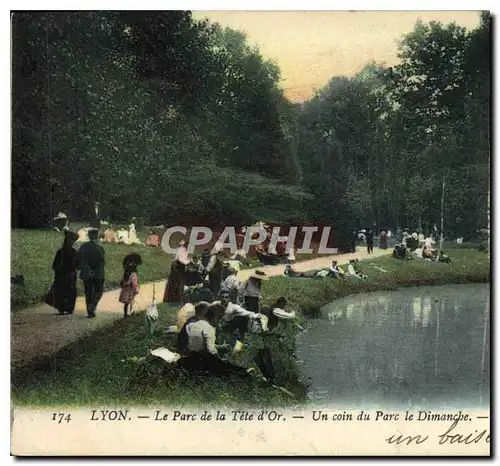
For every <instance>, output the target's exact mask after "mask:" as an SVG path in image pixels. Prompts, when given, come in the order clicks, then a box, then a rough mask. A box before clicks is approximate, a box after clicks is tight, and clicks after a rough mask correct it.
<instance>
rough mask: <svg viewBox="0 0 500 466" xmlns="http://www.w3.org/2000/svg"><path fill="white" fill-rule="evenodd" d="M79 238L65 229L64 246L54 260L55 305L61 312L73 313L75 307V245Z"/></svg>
mask: <svg viewBox="0 0 500 466" xmlns="http://www.w3.org/2000/svg"><path fill="white" fill-rule="evenodd" d="M77 239H78V235H77V234H76V233H73V232H72V231H65V232H64V242H63V245H62V248H61V249H59V250H58V251H57V252H56V255H55V257H54V261H53V262H52V270H53V271H54V284H53V285H52V286H53V292H54V307H55V308H56V309H57V310H58V311H59V314H73V311H74V309H75V302H76V266H77V252H76V250H75V249H74V248H73V245H74V244H75V242H76V241H77Z"/></svg>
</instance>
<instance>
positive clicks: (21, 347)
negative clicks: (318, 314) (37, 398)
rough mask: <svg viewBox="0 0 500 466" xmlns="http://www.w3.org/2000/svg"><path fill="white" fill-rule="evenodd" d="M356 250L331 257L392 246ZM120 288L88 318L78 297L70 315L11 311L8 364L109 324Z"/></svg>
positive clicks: (274, 268)
mask: <svg viewBox="0 0 500 466" xmlns="http://www.w3.org/2000/svg"><path fill="white" fill-rule="evenodd" d="M358 251H359V252H356V253H352V254H340V255H337V256H334V257H335V259H336V260H337V261H338V263H339V264H340V265H342V264H346V263H348V262H349V260H350V259H352V258H354V257H357V258H358V259H360V260H364V259H367V258H368V257H370V258H375V257H378V256H381V255H385V254H388V253H391V252H392V250H391V249H387V250H380V249H377V248H376V249H375V250H374V253H373V254H372V255H371V256H368V254H367V253H366V248H363V247H362V248H358ZM331 261H332V256H325V257H320V258H316V259H311V260H308V261H304V262H298V263H296V264H294V266H293V268H294V269H295V270H297V271H298V272H306V271H308V270H313V269H319V268H324V267H329V266H330V264H331ZM259 269H260V270H264V271H265V272H266V274H267V275H269V276H279V275H282V274H283V270H284V265H283V264H280V265H271V266H266V267H259ZM251 271H252V270H251V269H248V270H242V271H240V273H239V274H238V278H240V279H242V280H244V279H246V278H248V276H249V275H250V273H251ZM166 283H167V282H166V280H161V281H157V282H154V283H152V282H151V283H145V284H142V285H141V288H140V293H139V295H138V296H137V298H136V303H135V309H136V310H137V311H141V310H145V309H146V308H147V307H148V306H149V304H150V303H151V301H152V298H153V286H154V289H155V298H156V299H155V301H156V302H157V303H160V302H162V300H163V292H164V290H165V285H166ZM119 294H120V290H113V291H107V292H106V293H104V295H103V297H102V299H101V301H100V302H99V306H98V311H97V317H96V318H95V319H87V317H86V315H87V313H86V309H85V299H84V298H83V297H79V298H78V299H77V301H76V306H75V313H74V314H73V315H72V316H61V315H59V314H58V313H57V312H56V311H55V310H54V309H53V308H51V307H49V306H47V305H45V304H43V305H39V306H36V307H31V308H27V309H22V310H18V311H14V312H11V365H12V367H18V366H22V365H24V364H26V363H28V362H29V361H31V360H32V359H34V358H37V357H41V356H48V355H50V354H54V353H56V352H57V351H58V350H60V349H61V348H63V347H64V346H66V345H68V344H69V343H72V342H74V341H77V340H79V339H80V338H82V337H84V336H85V335H87V334H89V333H91V332H93V331H94V330H96V329H98V328H101V327H103V326H105V325H109V324H111V323H112V322H114V321H116V320H118V319H121V318H122V317H123V310H122V304H120V303H119V302H118V296H119Z"/></svg>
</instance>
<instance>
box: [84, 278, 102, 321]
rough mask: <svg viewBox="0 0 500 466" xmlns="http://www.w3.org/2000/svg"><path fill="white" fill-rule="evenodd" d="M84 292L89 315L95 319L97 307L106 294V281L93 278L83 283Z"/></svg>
mask: <svg viewBox="0 0 500 466" xmlns="http://www.w3.org/2000/svg"><path fill="white" fill-rule="evenodd" d="M83 290H84V292H85V302H86V304H87V315H88V316H89V317H95V313H96V310H97V305H98V304H99V301H100V300H101V298H102V294H103V292H104V279H97V278H93V279H90V280H84V281H83Z"/></svg>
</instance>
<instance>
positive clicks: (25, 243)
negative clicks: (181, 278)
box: [10, 224, 318, 309]
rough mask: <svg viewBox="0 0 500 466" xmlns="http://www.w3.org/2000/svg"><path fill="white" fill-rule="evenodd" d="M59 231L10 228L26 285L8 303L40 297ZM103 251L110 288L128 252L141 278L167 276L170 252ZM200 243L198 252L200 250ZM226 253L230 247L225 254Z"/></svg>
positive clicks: (108, 247)
mask: <svg viewBox="0 0 500 466" xmlns="http://www.w3.org/2000/svg"><path fill="white" fill-rule="evenodd" d="M79 228H81V225H79V224H72V225H71V230H72V231H78V230H79ZM148 233H149V230H148V229H147V228H143V229H140V230H138V231H137V236H138V238H139V239H140V240H141V241H143V242H144V241H145V240H146V238H147V237H148ZM62 240H63V237H62V234H61V233H58V232H56V231H54V230H22V229H14V230H11V266H10V271H11V276H15V275H23V276H24V280H25V286H24V287H21V286H17V285H13V286H12V287H11V306H12V308H14V309H18V308H22V307H26V306H29V305H32V304H38V303H40V302H41V301H42V300H43V297H44V296H45V294H46V293H47V291H48V290H49V288H50V285H51V283H52V278H53V275H52V269H51V267H52V261H53V259H54V256H55V254H56V251H57V250H58V249H59V248H60V247H61V245H62ZM102 246H103V247H104V250H105V252H106V267H105V269H106V270H105V272H106V281H105V285H104V286H105V289H106V290H112V289H115V288H118V287H119V286H120V280H121V278H122V273H123V270H122V264H121V263H122V260H123V258H124V257H125V255H127V254H129V253H131V252H138V253H140V254H141V256H142V258H143V264H142V265H141V267H140V277H141V282H142V283H146V282H149V281H153V280H160V279H166V278H167V276H168V272H169V269H170V263H171V261H172V256H171V255H170V254H166V253H165V252H163V250H162V249H161V248H152V247H146V246H129V245H125V244H106V243H102ZM203 249H204V247H203V246H201V247H200V248H199V250H197V252H198V253H200V252H201V251H203ZM225 255H226V256H228V255H229V251H227V253H226V254H225ZM317 256H318V254H304V255H302V256H300V260H309V259H312V258H314V257H317ZM259 264H260V263H259V261H258V260H257V258H252V259H251V261H250V262H249V263H248V264H247V266H246V267H244V268H249V267H258V266H259ZM78 294H79V295H83V284H82V282H81V281H80V280H78Z"/></svg>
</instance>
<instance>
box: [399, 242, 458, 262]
mask: <svg viewBox="0 0 500 466" xmlns="http://www.w3.org/2000/svg"><path fill="white" fill-rule="evenodd" d="M434 245H435V240H434V239H432V238H431V237H427V238H425V240H424V244H423V247H422V248H421V249H420V248H418V249H416V250H415V251H414V253H415V256H416V257H417V258H422V259H424V260H425V261H426V262H445V263H449V262H451V259H450V258H449V256H448V255H447V254H445V253H444V252H443V251H439V250H438V249H437V248H435V247H434ZM392 255H393V257H394V258H396V259H413V255H412V254H411V251H410V249H409V248H408V247H407V246H406V244H405V243H401V244H397V245H396V246H395V247H394V250H393V252H392Z"/></svg>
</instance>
